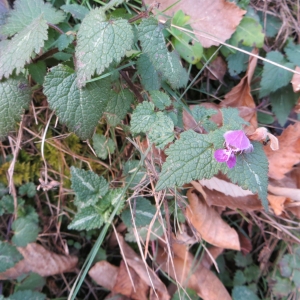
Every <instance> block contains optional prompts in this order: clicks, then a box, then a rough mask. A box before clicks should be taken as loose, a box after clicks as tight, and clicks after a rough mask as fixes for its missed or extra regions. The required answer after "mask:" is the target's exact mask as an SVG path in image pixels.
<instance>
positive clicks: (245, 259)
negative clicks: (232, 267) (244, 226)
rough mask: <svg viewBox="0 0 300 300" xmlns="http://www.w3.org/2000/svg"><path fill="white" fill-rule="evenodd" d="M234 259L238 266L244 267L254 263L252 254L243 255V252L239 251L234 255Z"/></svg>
mask: <svg viewBox="0 0 300 300" xmlns="http://www.w3.org/2000/svg"><path fill="white" fill-rule="evenodd" d="M234 261H235V264H236V266H237V267H241V268H244V267H246V266H249V265H251V264H253V259H252V256H251V254H247V255H243V254H242V252H237V253H236V255H235V256H234Z"/></svg>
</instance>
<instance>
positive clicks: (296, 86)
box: [291, 66, 300, 93]
mask: <svg viewBox="0 0 300 300" xmlns="http://www.w3.org/2000/svg"><path fill="white" fill-rule="evenodd" d="M295 71H296V72H298V73H300V67H298V66H297V67H296V69H295ZM291 83H292V86H293V90H294V92H295V93H297V92H299V91H300V75H299V74H296V73H294V75H293V78H292V81H291Z"/></svg>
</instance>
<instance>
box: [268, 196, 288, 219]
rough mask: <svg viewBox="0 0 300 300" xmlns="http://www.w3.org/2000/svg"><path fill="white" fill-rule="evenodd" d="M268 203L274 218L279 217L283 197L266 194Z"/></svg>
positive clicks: (284, 198) (281, 210)
mask: <svg viewBox="0 0 300 300" xmlns="http://www.w3.org/2000/svg"><path fill="white" fill-rule="evenodd" d="M268 201H269V204H270V206H271V208H272V209H273V211H274V214H275V215H276V216H280V215H281V214H282V212H283V211H284V203H285V201H286V197H285V196H276V195H270V194H268Z"/></svg>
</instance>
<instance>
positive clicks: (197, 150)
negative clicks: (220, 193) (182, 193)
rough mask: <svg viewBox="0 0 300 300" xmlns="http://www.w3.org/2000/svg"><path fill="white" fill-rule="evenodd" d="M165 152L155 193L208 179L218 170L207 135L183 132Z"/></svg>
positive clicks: (189, 131) (190, 131)
mask: <svg viewBox="0 0 300 300" xmlns="http://www.w3.org/2000/svg"><path fill="white" fill-rule="evenodd" d="M165 152H166V154H167V155H168V158H167V160H166V162H165V163H164V164H163V167H162V172H161V173H160V176H159V180H158V183H157V185H156V190H157V191H159V190H162V189H164V188H167V187H175V186H182V185H183V184H185V183H189V182H191V181H192V180H196V179H203V178H207V179H209V178H211V177H212V176H213V175H215V174H216V173H217V172H218V170H219V168H220V167H219V165H218V163H217V161H216V160H215V159H214V148H213V145H212V143H211V142H210V137H209V135H208V134H198V133H196V132H194V131H192V130H188V131H185V132H183V133H182V134H181V135H180V139H179V140H177V141H176V142H175V143H174V144H173V145H171V146H170V147H169V148H168V149H167V150H166V151H165Z"/></svg>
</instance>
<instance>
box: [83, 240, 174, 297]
mask: <svg viewBox="0 0 300 300" xmlns="http://www.w3.org/2000/svg"><path fill="white" fill-rule="evenodd" d="M117 240H118V241H119V246H120V249H121V253H122V255H123V259H124V262H126V264H127V266H128V269H127V268H125V264H124V262H122V263H121V265H120V267H119V268H118V267H115V266H112V265H110V264H109V263H106V262H98V263H97V264H95V265H94V266H93V267H92V268H91V270H90V271H89V275H90V276H91V277H92V278H93V279H94V280H95V281H96V282H97V283H98V284H99V285H102V286H104V287H106V288H108V289H109V290H110V291H112V295H115V294H118V293H121V294H123V295H125V296H127V297H130V299H137V300H142V299H148V294H149V291H150V289H151V288H152V287H154V289H155V292H156V294H157V295H158V297H159V299H161V300H169V299H170V296H169V294H168V291H167V288H166V286H165V285H164V284H163V283H162V281H161V280H160V279H159V278H158V276H157V275H156V273H155V272H154V271H153V270H152V269H150V268H149V266H148V265H146V264H145V263H144V262H143V260H142V259H141V257H140V256H139V255H137V254H136V253H135V252H134V251H133V250H132V249H131V247H130V246H129V245H128V244H127V243H126V242H125V240H124V238H123V237H122V236H121V235H120V234H118V236H117ZM128 270H129V271H130V275H129V274H128ZM103 272H104V273H103ZM101 274H102V275H101ZM103 274H109V276H107V278H102V277H104V276H103ZM109 280H111V282H108V281H109ZM132 284H133V285H134V287H133V285H132ZM154 296H155V297H156V295H155V293H154Z"/></svg>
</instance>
